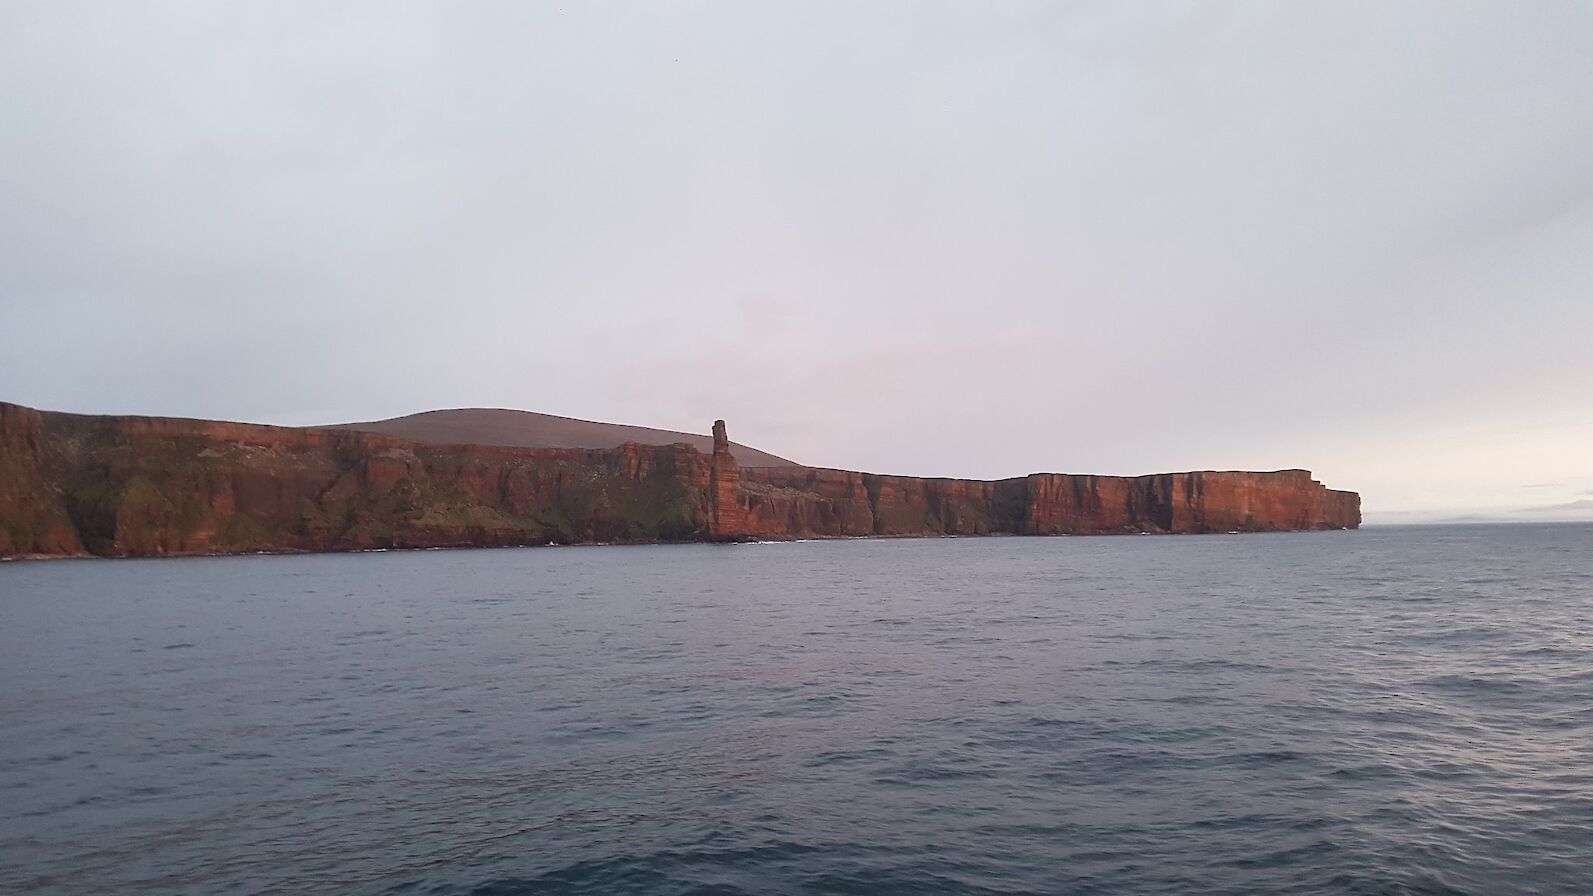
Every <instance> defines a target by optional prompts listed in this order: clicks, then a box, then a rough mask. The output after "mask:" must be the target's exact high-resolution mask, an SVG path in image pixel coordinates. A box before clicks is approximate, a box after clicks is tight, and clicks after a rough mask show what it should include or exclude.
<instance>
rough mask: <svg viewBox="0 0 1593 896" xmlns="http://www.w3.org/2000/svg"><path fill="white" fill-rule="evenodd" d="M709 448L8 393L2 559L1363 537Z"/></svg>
mask: <svg viewBox="0 0 1593 896" xmlns="http://www.w3.org/2000/svg"><path fill="white" fill-rule="evenodd" d="M711 445H712V450H711V452H710V453H704V452H702V451H700V450H698V449H697V448H696V447H694V446H693V445H691V444H668V445H644V444H638V443H635V442H630V443H626V444H623V445H620V446H618V447H615V448H523V447H507V446H495V445H474V444H472V445H457V444H438V443H432V442H417V441H410V440H406V439H401V438H396V437H393V436H389V435H382V434H378V433H371V432H365V431H360V430H355V429H300V428H291V427H276V426H261V425H255V424H247V423H224V422H216V421H206V420H181V419H172V418H159V417H109V416H86V415H77V414H61V413H53V412H46V411H38V410H34V409H32V408H26V407H22V406H20V405H14V404H4V403H0V556H4V557H21V556H162V555H185V554H228V553H252V552H258V551H272V552H278V551H340V550H359V549H370V548H387V547H397V548H421V547H463V546H500V545H504V546H506V545H529V544H549V543H558V544H570V543H594V542H597V543H601V542H655V541H737V540H746V539H754V538H820V537H858V536H925V535H991V534H1003V533H1005V534H1018V535H1051V534H1104V533H1122V532H1228V531H1236V530H1237V531H1273V530H1286V529H1338V528H1355V527H1356V526H1358V525H1359V524H1360V497H1359V496H1358V495H1356V494H1355V493H1353V492H1343V491H1334V490H1331V489H1327V488H1325V487H1323V485H1322V484H1321V483H1319V482H1316V481H1314V480H1313V479H1312V478H1311V474H1310V473H1308V472H1306V471H1304V470H1282V471H1278V472H1271V473H1250V472H1214V471H1203V472H1191V473H1169V474H1158V475H1152V476H1139V477H1114V476H1076V475H1068V474H1057V473H1037V474H1034V475H1030V476H1025V477H1019V478H1015V479H1003V480H996V481H982V480H960V479H920V478H915V477H906V476H884V475H875V474H869V473H857V472H851V471H845V470H827V469H818V468H812V467H800V466H795V465H789V466H777V467H744V466H742V465H740V464H739V463H737V461H736V457H735V455H734V454H733V453H732V447H731V443H730V441H729V439H728V437H727V435H726V432H725V425H724V421H716V422H715V424H714V427H713V436H712V442H711Z"/></svg>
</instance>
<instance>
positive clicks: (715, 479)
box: [708, 420, 746, 541]
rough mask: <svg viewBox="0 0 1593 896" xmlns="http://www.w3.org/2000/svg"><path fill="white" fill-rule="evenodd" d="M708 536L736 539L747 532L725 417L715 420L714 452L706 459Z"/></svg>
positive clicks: (737, 467) (725, 539) (737, 468)
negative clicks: (710, 458) (707, 461)
mask: <svg viewBox="0 0 1593 896" xmlns="http://www.w3.org/2000/svg"><path fill="white" fill-rule="evenodd" d="M708 469H709V474H708V476H709V478H708V537H709V538H710V539H712V540H714V541H735V540H737V539H739V538H741V537H743V536H745V535H746V519H745V516H744V515H743V514H742V512H741V467H740V466H738V465H737V464H736V458H735V455H733V454H731V453H730V437H729V436H727V435H725V421H723V420H715V421H714V454H713V459H712V460H711V461H709V466H708Z"/></svg>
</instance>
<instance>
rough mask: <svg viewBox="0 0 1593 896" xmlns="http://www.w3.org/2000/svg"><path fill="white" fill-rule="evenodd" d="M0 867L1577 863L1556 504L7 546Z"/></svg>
mask: <svg viewBox="0 0 1593 896" xmlns="http://www.w3.org/2000/svg"><path fill="white" fill-rule="evenodd" d="M0 892H4V893H18V894H21V893H30V894H32V893H37V894H89V893H118V894H125V893H162V894H165V893H174V894H217V893H259V894H309V893H315V894H321V893H339V894H372V896H388V894H406V896H409V894H417V896H418V894H437V896H442V894H450V896H452V894H460V896H464V894H476V896H514V894H703V896H708V894H712V896H732V894H1213V893H1218V894H1277V893H1312V894H1315V893H1320V894H1479V896H1481V894H1488V896H1493V894H1524V893H1542V894H1588V893H1593V526H1589V525H1578V524H1564V525H1501V526H1487V525H1471V526H1452V527H1441V526H1434V527H1414V526H1413V527H1383V528H1366V529H1363V530H1361V531H1350V532H1344V531H1339V532H1313V533H1288V534H1258V535H1227V536H1225V535H1206V536H1147V537H1054V538H961V539H930V540H859V541H822V542H794V543H781V544H746V545H679V546H645V547H617V546H616V547H544V548H524V549H500V550H454V551H416V552H389V553H365V554H342V555H316V556H249V557H226V558H193V559H162V560H83V561H77V560H65V561H45V562H20V563H10V564H4V565H0Z"/></svg>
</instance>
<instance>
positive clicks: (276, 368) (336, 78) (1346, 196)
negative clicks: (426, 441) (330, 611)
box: [0, 2, 1593, 511]
mask: <svg viewBox="0 0 1593 896" xmlns="http://www.w3.org/2000/svg"><path fill="white" fill-rule="evenodd" d="M1590 45H1593V8H1590V7H1588V6H1587V5H1586V4H1577V3H1555V2H1550V3H1540V4H1531V5H1527V6H1523V5H1520V4H1505V3H1422V2H1417V3H1403V4H1382V3H1350V4H1334V5H1331V6H1319V7H1308V6H1296V5H1287V4H1268V5H1253V6H1239V5H1222V4H1203V3H1165V4H1155V5H1123V4H1115V3H1104V2H1102V3H1081V4H1068V5H1065V6H1059V5H1046V4H1040V5H1034V6H1022V5H1015V6H1002V7H992V6H990V5H987V4H976V3H967V4H955V3H947V4H920V3H879V4H862V5H859V4H843V3H818V4H758V3H709V4H703V5H696V6H679V5H634V6H603V5H592V4H571V5H566V6H565V7H563V8H562V9H561V8H559V7H557V6H552V5H533V4H521V3H477V4H471V5H468V6H457V5H446V4H425V3H391V4H388V3H384V4H353V5H337V6H326V5H323V4H308V3H285V4H269V5H260V6H236V5H217V4H202V3H141V4H115V3H103V4H87V5H76V4H74V5H66V4H57V3H45V2H31V3H30V2H24V3H11V4H7V5H5V6H4V7H3V9H0V120H4V121H6V122H7V126H6V127H5V128H3V129H0V315H3V318H4V321H5V322H6V324H7V325H8V326H7V329H8V330H10V331H13V332H24V333H26V334H27V337H26V338H24V339H8V340H7V350H6V351H5V352H0V384H3V386H4V394H3V395H0V398H3V399H5V400H13V401H22V402H25V403H29V404H34V405H39V406H44V407H54V408H61V409H66V410H83V411H121V412H142V413H166V414H180V415H188V416H213V417H229V418H241V419H251V420H262V421H266V422H279V423H311V422H321V421H326V420H332V419H371V418H377V417H385V416H392V415H396V414H400V413H405V412H409V411H414V410H420V409H425V408H431V407H446V406H478V405H489V406H509V407H522V408H527V409H532V410H539V411H545V412H550V413H558V414H566V415H572V416H580V417H588V418H596V419H605V420H616V421H623V422H629V423H636V424H641V425H651V426H658V427H663V428H669V429H693V430H701V429H703V428H704V427H705V425H706V423H707V421H710V420H712V419H714V418H715V417H721V416H722V417H726V418H728V419H729V420H730V422H731V427H732V432H733V434H734V435H735V437H736V438H738V439H739V440H741V441H744V442H747V443H749V444H755V445H759V446H760V447H764V448H767V449H769V450H773V451H776V452H779V453H782V454H786V455H788V456H793V457H798V458H800V459H802V460H804V461H807V462H811V463H818V464H826V465H834V466H847V467H866V468H872V469H888V470H897V471H901V472H906V473H928V474H947V475H950V474H955V475H1014V474H1019V473H1024V472H1029V471H1031V470H1035V469H1071V470H1080V471H1099V472H1145V471H1149V470H1157V469H1180V468H1191V467H1203V466H1219V467H1239V466H1255V467H1269V468H1274V467H1290V466H1308V467H1312V468H1314V469H1315V470H1316V471H1317V472H1318V474H1319V476H1321V477H1322V478H1324V479H1325V480H1326V481H1328V482H1329V484H1331V485H1335V486H1342V487H1347V488H1361V489H1362V490H1363V491H1365V497H1366V505H1367V507H1368V508H1370V509H1377V508H1382V509H1385V510H1388V511H1401V510H1419V509H1422V508H1431V507H1470V506H1478V505H1497V506H1504V505H1506V504H1508V503H1509V500H1510V499H1509V493H1510V491H1511V490H1512V489H1515V488H1518V486H1517V485H1516V484H1517V483H1520V482H1522V481H1535V480H1540V479H1544V478H1545V477H1547V478H1552V479H1558V480H1562V481H1573V480H1574V479H1575V478H1576V477H1584V476H1588V475H1589V474H1590V473H1593V471H1590V470H1589V469H1588V468H1587V466H1586V460H1585V458H1587V457H1590V456H1593V450H1590V449H1593V432H1589V430H1588V428H1587V426H1586V425H1585V424H1583V423H1581V422H1580V421H1587V420H1593V407H1590V405H1589V401H1590V399H1589V397H1588V395H1587V390H1586V389H1585V386H1584V385H1583V384H1585V383H1587V382H1589V381H1593V360H1590V353H1588V352H1587V351H1586V345H1585V334H1586V333H1587V332H1593V304H1590V303H1588V302H1587V301H1586V296H1587V295H1588V293H1589V289H1590V287H1593V259H1590V258H1589V256H1588V253H1587V252H1586V246H1587V245H1588V244H1589V242H1590V241H1593V180H1590V176H1589V169H1588V167H1587V165H1586V163H1585V159H1587V158H1589V157H1593V117H1590V116H1588V115H1587V114H1585V112H1584V110H1586V109H1589V108H1593V55H1590V54H1588V53H1587V52H1586V49H1587V47H1588V46H1590ZM1462 471H1471V472H1470V473H1469V474H1466V475H1462Z"/></svg>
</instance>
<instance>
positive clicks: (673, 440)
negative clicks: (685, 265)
mask: <svg viewBox="0 0 1593 896" xmlns="http://www.w3.org/2000/svg"><path fill="white" fill-rule="evenodd" d="M323 428H325V429H357V430H360V431H361V432H374V433H381V434H382V435H386V436H393V437H395V438H400V439H409V440H410V441H413V442H434V443H437V444H441V445H500V446H503V447H506V448H618V447H619V446H621V445H623V444H625V443H626V442H636V443H638V444H641V445H674V444H686V445H690V446H692V447H693V448H696V449H697V450H698V451H701V452H703V453H705V454H706V453H708V452H710V451H712V450H713V449H714V444H713V440H712V439H711V438H710V437H708V436H704V435H700V434H697V433H689V432H671V431H670V430H667V429H649V428H647V427H645V426H624V425H621V424H618V423H596V422H593V421H591V420H576V419H574V418H571V417H556V416H554V415H552V414H536V413H532V412H531V411H511V410H505V409H501V408H457V409H454V410H447V411H424V412H422V413H419V414H409V415H408V416H404V417H394V418H392V419H391V420H373V421H370V422H368V423H339V424H336V425H333V426H327V427H323ZM730 453H731V454H732V455H734V457H735V459H736V462H737V463H739V464H741V465H742V466H744V467H794V466H796V463H795V462H794V461H789V460H786V459H785V458H783V457H776V456H775V455H773V454H770V453H768V452H767V451H759V450H758V449H756V448H748V447H747V446H746V445H737V444H735V443H734V442H732V443H730Z"/></svg>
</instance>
